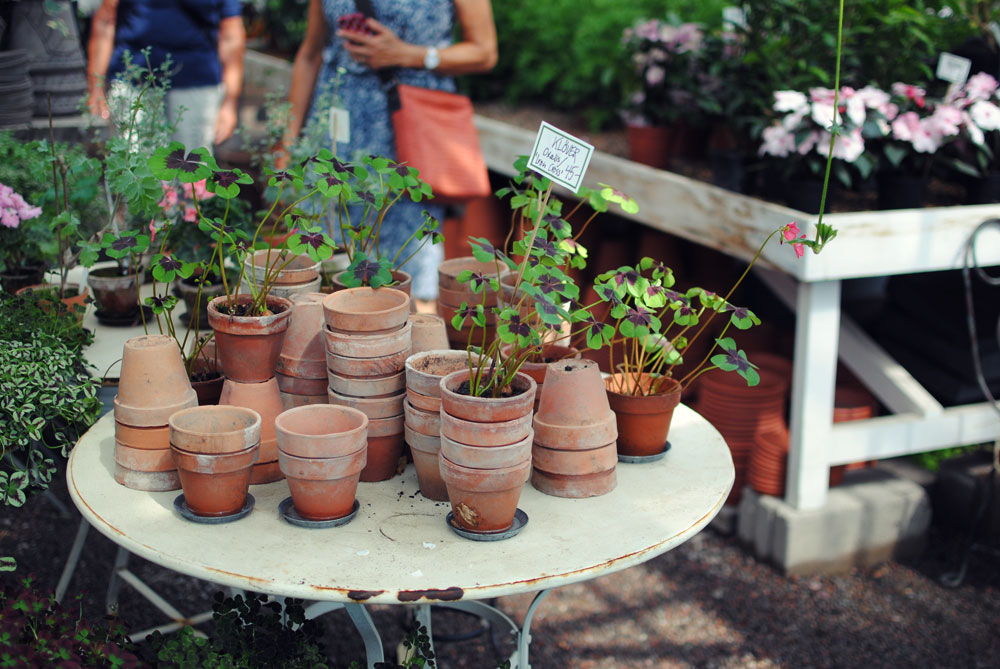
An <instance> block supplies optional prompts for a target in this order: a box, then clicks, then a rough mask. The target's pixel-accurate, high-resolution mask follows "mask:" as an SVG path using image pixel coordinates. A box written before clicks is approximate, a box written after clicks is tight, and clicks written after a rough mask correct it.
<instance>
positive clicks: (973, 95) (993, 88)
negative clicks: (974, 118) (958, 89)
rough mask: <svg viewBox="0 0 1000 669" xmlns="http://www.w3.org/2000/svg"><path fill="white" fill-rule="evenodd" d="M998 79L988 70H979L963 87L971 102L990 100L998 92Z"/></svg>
mask: <svg viewBox="0 0 1000 669" xmlns="http://www.w3.org/2000/svg"><path fill="white" fill-rule="evenodd" d="M997 86H998V85H997V80H996V79H994V78H993V77H992V76H991V75H989V74H987V73H986V72H979V73H977V74H974V75H972V76H971V77H969V80H968V81H967V82H966V83H965V87H964V89H963V91H964V93H965V97H966V99H967V100H968V101H969V102H977V101H981V100H989V99H990V97H991V96H992V95H993V94H994V93H996V92H997Z"/></svg>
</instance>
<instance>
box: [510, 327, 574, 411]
mask: <svg viewBox="0 0 1000 669" xmlns="http://www.w3.org/2000/svg"><path fill="white" fill-rule="evenodd" d="M510 350H511V349H510V347H509V346H505V347H504V350H503V353H504V355H507V354H508V353H509V351H510ZM539 357H541V358H542V360H543V362H531V361H527V362H525V363H524V364H523V365H521V370H520V371H521V373H522V374H527V375H528V376H530V377H531V378H533V379H534V380H535V384H536V386H537V388H538V389H537V390H536V391H535V413H538V404H539V402H541V401H542V391H543V390H544V386H545V373H546V371H547V370H548V368H549V367H550V366H551V365H557V364H559V363H560V362H563V361H567V360H579V359H580V351H579V350H578V349H576V348H573V347H571V346H561V345H559V344H546V345H545V346H544V347H542V350H541V354H540V356H539Z"/></svg>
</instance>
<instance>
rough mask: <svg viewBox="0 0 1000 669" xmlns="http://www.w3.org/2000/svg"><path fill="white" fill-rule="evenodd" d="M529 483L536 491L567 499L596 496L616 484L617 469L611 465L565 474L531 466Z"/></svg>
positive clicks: (611, 488) (607, 491)
mask: <svg viewBox="0 0 1000 669" xmlns="http://www.w3.org/2000/svg"><path fill="white" fill-rule="evenodd" d="M616 457H617V456H616ZM531 485H532V487H534V488H535V490H537V491H538V492H541V493H544V494H546V495H552V496H553V497H565V498H567V499H585V498H587V497H598V496H600V495H606V494H608V493H609V492H611V491H612V490H614V489H615V488H616V487H617V486H618V470H617V469H615V468H614V467H612V468H611V469H606V470H604V471H602V472H597V473H595V474H578V475H572V476H567V475H564V474H553V473H551V472H547V471H544V470H542V469H536V468H532V470H531Z"/></svg>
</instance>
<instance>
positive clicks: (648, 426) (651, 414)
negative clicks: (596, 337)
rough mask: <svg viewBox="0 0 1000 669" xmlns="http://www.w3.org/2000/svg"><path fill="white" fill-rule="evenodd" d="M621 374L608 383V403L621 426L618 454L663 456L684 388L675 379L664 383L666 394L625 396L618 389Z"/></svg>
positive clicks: (664, 392) (613, 375) (609, 379)
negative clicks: (671, 423) (616, 389)
mask: <svg viewBox="0 0 1000 669" xmlns="http://www.w3.org/2000/svg"><path fill="white" fill-rule="evenodd" d="M620 376H621V375H620V374H612V375H611V376H610V377H608V378H607V379H605V384H606V386H607V388H608V391H607V392H608V402H609V404H610V405H611V409H612V411H614V412H615V417H616V418H617V423H618V453H620V454H622V455H631V456H646V455H656V454H657V453H662V452H663V449H664V447H665V446H666V443H667V434H668V433H669V431H670V420H671V419H672V418H673V415H674V409H675V408H676V407H677V405H678V404H680V401H681V385H680V383H678V382H677V381H676V380H675V379H666V380H665V381H663V382H662V384H661V385H662V388H663V392H660V393H657V394H655V395H646V396H640V395H624V394H622V393H619V392H616V391H614V390H611V388H613V387H617V385H616V384H617V383H619V382H620V381H619V378H620Z"/></svg>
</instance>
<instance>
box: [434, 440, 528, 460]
mask: <svg viewBox="0 0 1000 669" xmlns="http://www.w3.org/2000/svg"><path fill="white" fill-rule="evenodd" d="M441 455H443V456H444V457H446V458H448V460H450V461H451V462H454V463H455V464H456V465H461V466H462V467H472V468H474V469H504V468H506V467H515V466H517V465H520V464H521V463H523V462H530V461H531V433H530V432H529V433H528V436H527V437H525V438H524V439H522V440H521V441H518V442H516V443H513V444H508V445H505V446H470V445H468V444H463V443H461V442H458V441H454V440H453V439H449V438H448V437H446V436H444V435H441Z"/></svg>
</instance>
